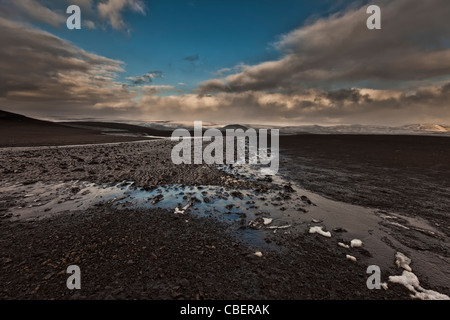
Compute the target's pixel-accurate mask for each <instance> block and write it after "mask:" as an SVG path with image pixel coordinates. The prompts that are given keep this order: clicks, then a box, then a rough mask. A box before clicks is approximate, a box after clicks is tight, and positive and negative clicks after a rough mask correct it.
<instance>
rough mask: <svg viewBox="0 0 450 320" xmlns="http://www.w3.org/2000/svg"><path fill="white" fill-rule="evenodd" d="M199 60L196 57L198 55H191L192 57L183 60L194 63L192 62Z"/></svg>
mask: <svg viewBox="0 0 450 320" xmlns="http://www.w3.org/2000/svg"><path fill="white" fill-rule="evenodd" d="M199 59H200V57H199V56H198V54H196V55H193V56H188V57H185V58H184V59H183V60H186V61H190V62H194V61H197V60H199Z"/></svg>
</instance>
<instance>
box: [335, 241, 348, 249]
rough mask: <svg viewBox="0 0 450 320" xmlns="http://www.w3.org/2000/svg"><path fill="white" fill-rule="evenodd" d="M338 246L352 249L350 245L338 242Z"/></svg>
mask: <svg viewBox="0 0 450 320" xmlns="http://www.w3.org/2000/svg"><path fill="white" fill-rule="evenodd" d="M338 246H341V247H342V248H345V249H348V248H350V246H349V245H348V244H345V243H342V242H338Z"/></svg>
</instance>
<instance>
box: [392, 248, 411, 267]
mask: <svg viewBox="0 0 450 320" xmlns="http://www.w3.org/2000/svg"><path fill="white" fill-rule="evenodd" d="M395 258H396V260H395V264H396V265H397V267H399V268H403V269H405V270H406V271H409V272H411V271H412V269H411V267H410V266H409V264H410V263H411V259H410V258H408V257H407V256H405V255H404V254H403V253H401V252H397V253H396V254H395Z"/></svg>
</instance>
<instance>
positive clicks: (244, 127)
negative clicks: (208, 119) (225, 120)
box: [220, 124, 249, 131]
mask: <svg viewBox="0 0 450 320" xmlns="http://www.w3.org/2000/svg"><path fill="white" fill-rule="evenodd" d="M227 129H230V130H237V129H242V130H244V131H246V130H247V129H249V128H248V127H246V126H243V125H240V124H229V125H226V126H224V127H222V128H220V130H221V131H225V130H227Z"/></svg>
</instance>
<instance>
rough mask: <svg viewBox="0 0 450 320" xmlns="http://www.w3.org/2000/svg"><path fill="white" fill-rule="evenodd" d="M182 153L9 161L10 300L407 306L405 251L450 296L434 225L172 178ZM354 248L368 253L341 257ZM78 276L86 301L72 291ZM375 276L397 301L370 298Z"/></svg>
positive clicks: (63, 150) (88, 151)
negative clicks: (400, 279) (70, 275)
mask: <svg viewBox="0 0 450 320" xmlns="http://www.w3.org/2000/svg"><path fill="white" fill-rule="evenodd" d="M172 146H173V143H172V142H170V141H168V140H154V141H146V142H127V143H113V144H101V145H90V146H66V147H26V148H3V149H1V150H0V172H1V174H2V181H1V183H0V190H1V195H0V216H1V219H0V229H1V234H2V237H1V238H0V247H1V248H2V249H1V251H0V259H1V260H0V261H1V264H0V265H1V272H0V298H2V299H18V298H19V299H410V298H411V297H410V292H409V291H408V290H407V289H406V288H405V287H404V286H402V285H401V284H398V283H393V282H389V276H398V275H400V274H401V273H402V269H401V268H399V267H398V266H396V265H395V254H396V252H397V251H403V253H404V254H406V255H408V256H409V257H410V258H411V259H412V263H411V267H412V268H413V270H414V272H416V274H417V275H418V277H419V279H420V283H421V285H422V286H423V287H425V288H427V289H433V290H437V291H439V292H441V293H442V294H449V293H450V292H449V291H450V290H449V288H448V282H446V280H445V279H446V278H445V277H446V276H448V274H446V270H447V269H448V268H446V266H445V265H439V263H438V262H437V261H438V259H441V258H442V261H443V262H445V261H447V263H448V260H446V259H447V258H448V255H447V253H448V238H447V237H446V234H445V233H444V232H443V231H442V230H441V229H439V228H438V227H437V226H434V225H432V224H430V223H429V221H428V220H424V221H421V220H417V219H415V217H409V216H406V217H407V218H410V220H406V219H405V216H403V215H402V214H400V213H396V212H387V211H380V210H379V209H378V210H377V207H376V206H375V207H374V208H365V207H362V206H358V205H357V204H354V203H353V204H352V202H351V201H349V202H347V203H345V202H341V201H335V200H333V199H328V198H327V197H323V196H321V195H319V194H317V193H314V192H311V191H308V190H306V189H304V188H303V185H302V184H301V181H299V180H298V179H297V178H298V176H296V175H292V177H291V178H287V177H283V175H280V176H275V177H273V178H271V179H268V178H263V177H257V176H255V174H254V173H255V172H257V171H258V170H257V169H254V168H251V167H245V166H244V167H229V166H207V165H181V166H175V165H173V163H172V162H171V160H170V151H171V147H172ZM288 156H290V157H292V154H290V155H288ZM281 159H283V156H281ZM297 160H298V159H297ZM297 160H295V161H297ZM290 163H291V164H292V163H294V162H290ZM295 163H297V162H295ZM282 169H283V172H284V173H286V172H289V170H292V169H294V170H295V169H296V167H295V166H290V165H286V164H285V165H284V167H283V168H282ZM283 172H282V173H283ZM324 188H325V187H324ZM325 190H326V188H325ZM392 222H394V223H395V224H394V223H392ZM313 227H321V228H323V229H321V230H323V231H324V233H325V234H328V233H329V234H330V237H325V236H323V234H320V233H315V234H311V233H310V230H311V228H313ZM397 235H400V240H399V238H398V236H397ZM355 238H358V239H361V240H362V246H361V247H350V246H349V247H348V248H346V247H343V246H340V245H339V243H343V244H350V243H351V240H353V239H355ZM405 238H412V239H415V243H417V244H419V243H421V244H422V246H426V248H425V249H424V250H421V249H418V248H414V247H411V246H408V245H407V243H406V244H405V243H404V242H405V241H402V239H405ZM349 255H350V256H352V257H354V258H355V260H356V261H352V260H349V259H348V258H347V256H349ZM425 262H427V263H428V264H426V263H425ZM424 263H425V264H424ZM430 263H431V264H432V265H433V266H435V268H434V269H432V272H434V274H435V276H433V275H432V274H428V273H427V272H426V268H427V266H429V265H430ZM72 264H76V265H79V266H80V269H81V270H82V290H78V291H70V290H68V289H67V288H66V279H67V274H66V273H65V272H66V268H67V266H69V265H72ZM372 264H378V265H380V267H381V271H382V274H381V281H382V282H386V283H387V284H388V289H387V290H384V289H380V290H369V289H368V288H367V286H366V280H367V277H368V274H367V273H366V269H367V266H368V265H372Z"/></svg>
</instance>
